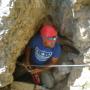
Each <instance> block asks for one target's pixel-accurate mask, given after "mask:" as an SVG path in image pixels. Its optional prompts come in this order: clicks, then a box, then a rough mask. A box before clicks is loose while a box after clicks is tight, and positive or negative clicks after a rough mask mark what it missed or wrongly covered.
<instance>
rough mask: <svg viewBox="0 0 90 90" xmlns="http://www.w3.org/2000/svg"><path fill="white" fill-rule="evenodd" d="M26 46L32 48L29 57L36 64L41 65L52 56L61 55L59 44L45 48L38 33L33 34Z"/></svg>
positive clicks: (57, 56)
mask: <svg viewBox="0 0 90 90" xmlns="http://www.w3.org/2000/svg"><path fill="white" fill-rule="evenodd" d="M28 47H29V48H31V49H32V52H31V55H30V56H31V57H30V58H31V60H33V62H34V64H37V65H43V64H45V63H46V62H47V61H50V60H51V58H52V57H55V58H59V57H60V55H61V46H60V45H59V44H57V43H56V44H55V46H54V48H47V47H45V46H44V45H43V42H42V38H41V36H40V35H37V36H35V37H34V38H33V39H32V40H31V41H30V42H29V44H28Z"/></svg>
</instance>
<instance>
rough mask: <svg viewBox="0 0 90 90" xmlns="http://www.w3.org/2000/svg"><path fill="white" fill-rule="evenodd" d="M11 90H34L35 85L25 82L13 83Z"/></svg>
mask: <svg viewBox="0 0 90 90" xmlns="http://www.w3.org/2000/svg"><path fill="white" fill-rule="evenodd" d="M11 90H34V85H33V84H28V83H23V82H13V83H12V84H11Z"/></svg>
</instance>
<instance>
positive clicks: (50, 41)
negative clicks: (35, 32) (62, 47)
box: [43, 38, 56, 48]
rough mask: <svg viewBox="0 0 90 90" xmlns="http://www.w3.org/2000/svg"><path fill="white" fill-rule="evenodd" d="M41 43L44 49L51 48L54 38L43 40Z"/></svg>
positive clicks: (54, 42) (54, 41)
mask: <svg viewBox="0 0 90 90" xmlns="http://www.w3.org/2000/svg"><path fill="white" fill-rule="evenodd" d="M53 39H54V40H53ZM43 43H44V45H45V46H46V47H48V48H53V47H54V46H55V44H56V38H49V39H48V38H43Z"/></svg>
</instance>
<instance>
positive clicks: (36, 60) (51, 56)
mask: <svg viewBox="0 0 90 90" xmlns="http://www.w3.org/2000/svg"><path fill="white" fill-rule="evenodd" d="M57 38H58V35H57V31H56V28H55V27H54V26H52V25H43V26H42V28H41V30H40V33H39V34H38V35H36V36H34V37H33V38H32V39H31V41H30V42H29V43H28V45H27V48H26V53H25V61H24V64H25V65H26V67H27V68H31V69H32V68H33V67H32V66H31V65H47V66H49V65H55V64H58V60H59V57H60V55H61V46H60V45H59V44H58V43H57V42H56V41H57ZM48 69H50V67H42V68H39V67H34V68H33V73H34V74H35V73H42V72H44V71H46V70H48ZM51 86H52V85H51ZM47 87H48V86H47Z"/></svg>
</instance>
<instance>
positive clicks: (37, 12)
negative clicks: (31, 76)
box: [0, 0, 46, 87]
mask: <svg viewBox="0 0 90 90" xmlns="http://www.w3.org/2000/svg"><path fill="white" fill-rule="evenodd" d="M2 1H3V0H2ZM10 2H11V1H10ZM12 2H14V0H12ZM1 3H2V2H1ZM45 11H46V9H45V3H44V1H43V0H39V1H38V2H37V0H16V1H15V2H14V3H13V7H12V9H10V14H9V15H8V17H5V18H4V19H2V23H3V27H4V28H1V30H0V31H3V30H4V29H5V27H6V29H7V30H8V31H7V33H6V34H4V35H2V36H3V37H2V39H1V40H0V68H1V69H2V68H4V67H6V68H5V70H4V71H3V72H2V73H1V74H0V87H4V86H6V85H8V84H10V83H11V82H12V81H13V79H12V74H13V72H14V70H15V64H16V60H17V57H18V56H19V55H20V53H21V51H22V50H23V48H24V47H25V45H26V44H27V43H28V41H29V39H30V38H31V37H32V35H33V34H34V32H35V31H37V29H36V26H37V24H38V23H39V21H40V20H41V19H42V18H43V17H44V16H45V14H46V12H45ZM37 28H38V27H37ZM2 77H3V78H2ZM6 77H7V78H6Z"/></svg>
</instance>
